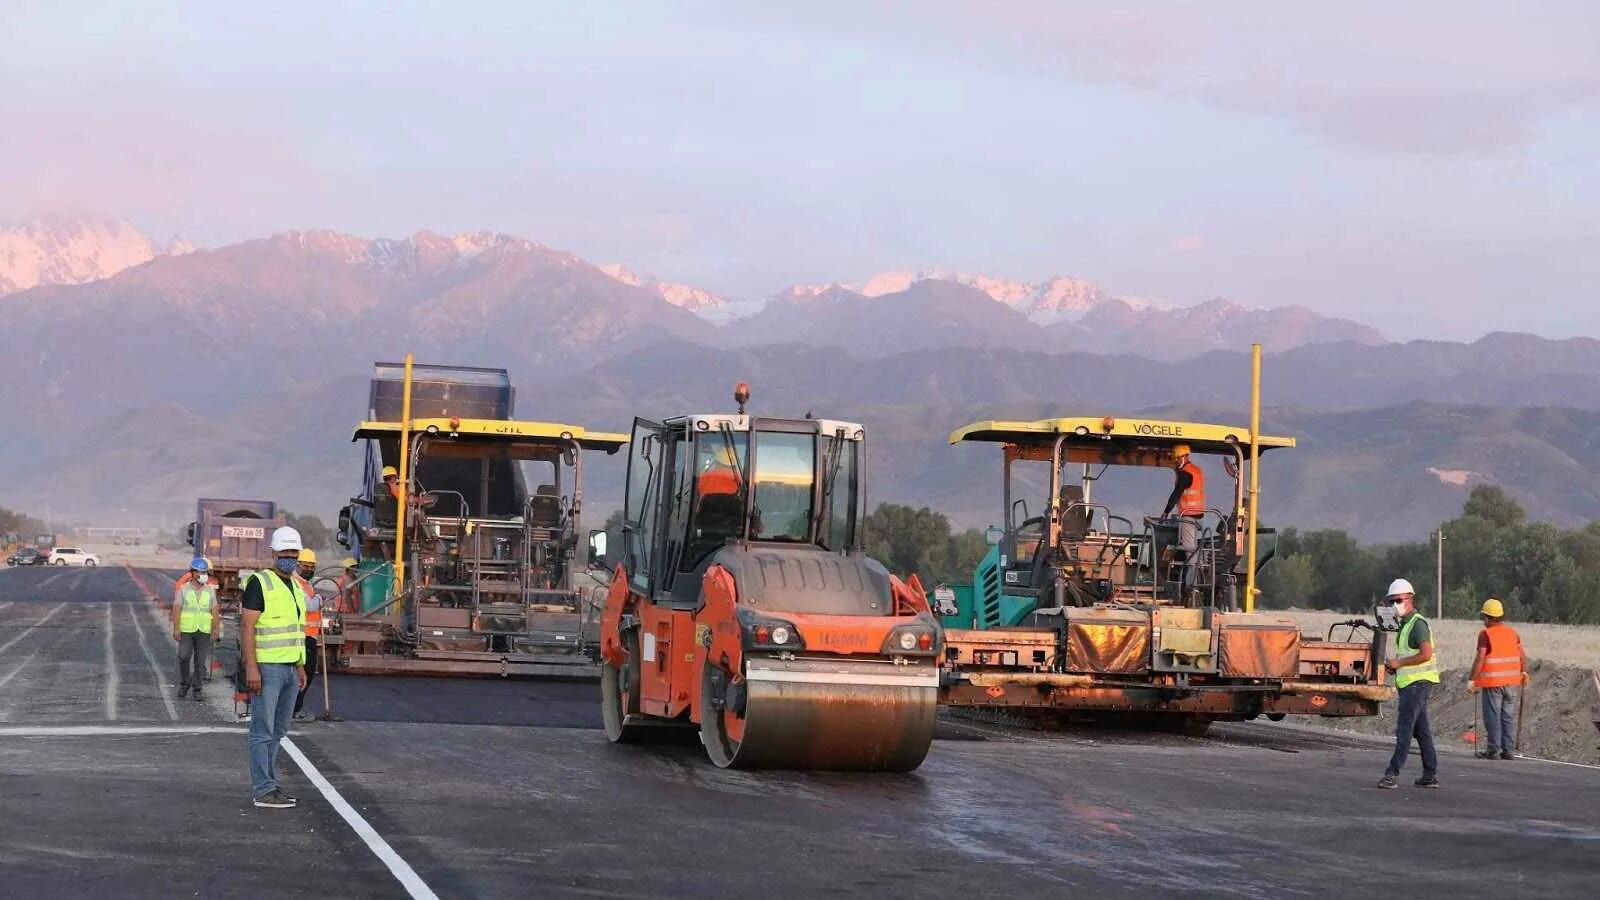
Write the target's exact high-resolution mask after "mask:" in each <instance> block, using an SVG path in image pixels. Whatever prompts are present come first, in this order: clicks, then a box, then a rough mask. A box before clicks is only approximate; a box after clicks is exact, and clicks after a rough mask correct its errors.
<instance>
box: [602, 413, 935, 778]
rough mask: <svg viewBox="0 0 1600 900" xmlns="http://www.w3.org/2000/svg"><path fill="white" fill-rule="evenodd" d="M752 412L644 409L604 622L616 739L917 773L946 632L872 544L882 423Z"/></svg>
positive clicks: (722, 758) (611, 553)
mask: <svg viewBox="0 0 1600 900" xmlns="http://www.w3.org/2000/svg"><path fill="white" fill-rule="evenodd" d="M734 399H735V401H736V402H737V403H738V411H737V412H735V413H732V414H728V413H712V414H705V415H684V416H678V417H674V418H667V419H664V420H663V421H650V420H646V419H637V420H635V422H634V426H633V436H632V443H631V445H630V452H629V460H628V475H627V488H626V499H625V502H624V513H623V519H624V521H623V525H622V530H621V534H620V536H619V538H618V539H617V540H616V541H615V543H617V544H619V545H620V546H615V547H608V546H607V535H606V534H605V533H603V532H595V533H592V534H590V536H589V541H590V546H589V553H590V559H591V562H592V563H593V564H595V565H599V566H605V567H607V568H610V569H611V570H612V578H611V583H610V588H609V591H608V592H607V595H606V602H605V608H604V611H603V612H602V614H601V620H600V656H601V680H600V684H601V712H602V714H603V717H604V720H605V730H606V736H607V737H608V738H610V739H611V741H613V742H615V743H625V742H633V741H645V740H650V739H652V738H656V737H661V736H665V735H667V734H670V733H671V732H673V731H678V732H683V731H685V730H697V731H698V733H699V737H700V741H701V743H702V744H703V745H704V746H705V749H706V754H707V755H708V756H710V757H711V760H712V762H714V763H715V764H716V765H718V766H721V767H724V768H741V769H747V768H748V769H756V768H769V769H824V770H851V771H882V772H909V771H911V770H913V769H915V768H917V766H919V765H920V764H921V763H922V760H923V758H924V757H925V756H926V755H927V753H928V747H929V745H930V744H931V743H932V741H933V728H934V719H935V709H936V705H937V702H938V692H939V667H938V660H939V658H940V654H941V653H942V652H943V636H942V632H941V629H940V626H939V622H938V620H937V618H936V617H935V616H934V615H933V612H932V610H931V609H930V608H929V606H928V602H927V598H926V596H925V594H924V592H923V590H922V586H921V585H920V584H919V583H918V582H917V579H916V576H915V575H912V576H911V577H910V578H909V579H908V580H906V581H902V580H901V579H899V578H896V577H895V576H894V575H892V574H890V573H889V571H888V570H887V569H885V568H884V567H883V565H882V564H880V563H879V562H878V561H877V560H874V559H872V558H870V557H868V556H867V555H866V554H865V553H864V552H863V550H862V534H861V521H862V518H863V506H864V504H865V496H866V478H865V476H866V444H865V439H866V432H865V430H864V429H863V428H862V427H861V426H860V425H859V424H856V423H853V422H843V421H837V420H834V419H825V418H817V417H814V416H811V415H810V414H807V415H806V416H804V417H801V418H767V417H762V416H753V415H749V414H747V413H746V409H745V405H746V403H747V402H748V400H749V388H748V386H746V385H745V384H744V383H742V382H741V383H740V384H739V385H738V386H737V387H736V389H735V391H734Z"/></svg>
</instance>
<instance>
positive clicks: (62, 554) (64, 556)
mask: <svg viewBox="0 0 1600 900" xmlns="http://www.w3.org/2000/svg"><path fill="white" fill-rule="evenodd" d="M46 562H48V563H49V564H50V565H52V566H98V565H100V557H99V556H97V555H96V554H93V553H89V552H87V551H84V550H79V549H78V548H77V547H56V548H55V549H53V550H51V551H50V554H49V556H48V558H47V559H46Z"/></svg>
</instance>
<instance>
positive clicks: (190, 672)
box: [172, 556, 222, 700]
mask: <svg viewBox="0 0 1600 900" xmlns="http://www.w3.org/2000/svg"><path fill="white" fill-rule="evenodd" d="M221 632H222V616H221V615H219V614H218V610H217V586H216V585H214V584H212V583H211V564H210V563H209V562H207V561H206V560H205V558H204V557H200V556H197V557H195V558H194V559H193V560H191V561H190V563H189V576H188V578H187V580H185V581H183V582H182V584H181V586H180V587H178V589H177V590H176V591H175V592H174V595H173V598H172V639H173V640H174V641H176V642H177V643H178V699H180V700H181V699H183V698H184V697H185V696H187V695H188V694H189V693H190V692H191V691H192V692H193V693H194V699H196V700H202V699H204V698H203V696H202V694H201V690H202V688H204V686H205V683H206V682H205V677H206V664H207V660H208V659H209V658H210V656H211V645H212V643H213V642H214V641H216V639H217V638H218V637H219V636H220V635H221Z"/></svg>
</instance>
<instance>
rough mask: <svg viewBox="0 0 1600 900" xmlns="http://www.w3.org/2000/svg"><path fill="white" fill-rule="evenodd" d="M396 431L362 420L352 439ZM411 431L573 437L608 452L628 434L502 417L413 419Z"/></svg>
mask: <svg viewBox="0 0 1600 900" xmlns="http://www.w3.org/2000/svg"><path fill="white" fill-rule="evenodd" d="M399 433H400V423H399V422H362V423H361V424H360V425H359V426H357V428H356V433H355V435H354V436H353V437H351V440H352V441H359V440H361V439H362V438H378V437H386V436H390V435H398V434H399ZM411 433H412V434H428V435H435V436H439V437H446V438H457V439H466V440H473V441H504V442H507V443H529V442H550V443H559V442H565V441H567V440H573V441H577V443H578V446H580V447H582V448H584V449H585V450H604V451H606V452H607V453H612V452H615V451H616V450H617V448H619V447H621V446H623V445H624V444H626V443H628V436H627V435H625V434H616V433H613V432H608V431H589V430H588V429H586V428H584V427H582V426H581V425H563V424H561V423H559V422H520V421H512V420H505V419H412V420H411Z"/></svg>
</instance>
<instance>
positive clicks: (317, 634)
mask: <svg viewBox="0 0 1600 900" xmlns="http://www.w3.org/2000/svg"><path fill="white" fill-rule="evenodd" d="M299 563H300V571H299V574H298V575H297V576H296V578H295V581H296V583H297V584H299V586H300V590H301V592H302V593H304V594H305V596H306V683H305V684H303V685H301V687H300V692H299V693H297V694H296V695H295V698H294V721H296V722H309V721H311V720H312V715H311V714H310V713H308V712H306V711H305V705H306V691H308V690H310V689H311V682H312V681H313V680H315V679H316V677H317V665H318V661H319V659H318V656H317V641H319V640H321V639H322V597H321V596H319V595H318V594H317V589H316V588H314V587H312V586H311V579H313V578H315V577H317V551H315V550H312V549H311V548H309V547H307V548H306V549H304V550H301V551H300V556H299Z"/></svg>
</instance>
